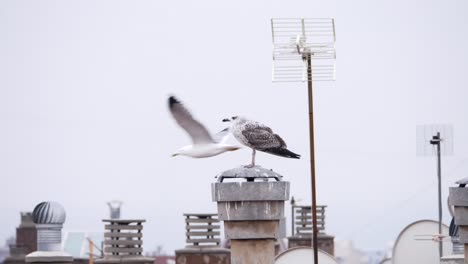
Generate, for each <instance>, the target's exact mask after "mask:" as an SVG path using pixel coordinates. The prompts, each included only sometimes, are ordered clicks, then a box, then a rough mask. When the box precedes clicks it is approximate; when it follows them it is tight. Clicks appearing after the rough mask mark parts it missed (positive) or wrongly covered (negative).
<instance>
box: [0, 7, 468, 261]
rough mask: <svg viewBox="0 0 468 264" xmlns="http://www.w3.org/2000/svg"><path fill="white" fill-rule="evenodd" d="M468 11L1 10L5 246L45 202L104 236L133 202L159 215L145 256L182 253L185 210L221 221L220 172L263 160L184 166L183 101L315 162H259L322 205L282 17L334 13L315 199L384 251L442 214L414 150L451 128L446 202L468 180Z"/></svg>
mask: <svg viewBox="0 0 468 264" xmlns="http://www.w3.org/2000/svg"><path fill="white" fill-rule="evenodd" d="M466 10H468V3H467V2H466V1H462V0H459V1H457V0H445V1H427V0H426V1H407V0H393V1H375V0H355V1H348V0H342V1H311V0H308V1H299V0H288V1H277V0H276V1H272V0H258V1H214V0H213V1H115V0H112V1H110V0H109V1H18V0H15V1H13V0H10V1H1V2H0V121H1V122H0V177H1V178H0V179H1V181H0V186H1V188H0V211H1V214H0V215H1V218H0V221H1V228H0V243H1V241H4V240H5V239H6V238H7V237H9V236H11V235H13V234H14V232H15V227H16V226H17V225H18V223H19V212H20V211H31V210H32V209H33V208H34V206H35V205H36V204H37V203H39V202H42V201H46V200H55V201H58V202H60V203H61V204H62V205H63V206H64V207H65V209H66V212H67V221H66V223H65V226H64V228H65V229H66V230H83V231H102V230H103V223H102V222H101V219H102V218H106V217H107V216H108V209H107V206H106V202H107V201H109V200H112V199H120V200H123V201H124V205H123V209H122V214H123V217H125V218H144V219H146V220H147V222H146V223H145V230H144V236H145V238H144V245H145V250H151V249H153V248H155V247H156V246H157V245H163V246H164V248H165V250H166V251H168V252H169V253H172V251H173V250H174V249H178V248H182V247H183V246H184V241H185V237H184V231H185V228H184V219H183V216H182V214H183V213H212V212H216V207H215V203H213V202H212V201H211V192H210V188H211V186H210V184H211V183H212V182H213V181H215V179H214V176H215V175H216V174H218V173H220V172H222V171H224V170H227V169H230V168H232V167H236V166H239V165H242V164H248V163H249V162H250V155H251V151H250V150H249V149H247V148H243V149H241V150H239V151H236V152H232V153H227V154H223V155H220V156H216V157H214V158H210V159H190V158H186V157H176V158H171V157H170V154H171V153H173V151H175V150H176V149H178V148H179V147H182V146H184V145H186V144H188V143H190V140H189V138H188V137H187V136H186V134H185V133H184V132H183V131H182V130H181V129H180V128H179V127H178V126H177V125H176V123H175V122H174V121H173V120H172V118H171V116H170V115H169V113H168V110H167V104H166V100H167V96H168V95H169V94H175V95H177V96H178V97H179V98H180V99H181V100H182V101H183V102H184V103H185V104H186V105H187V107H188V108H189V109H190V110H191V111H192V112H193V114H194V115H195V117H196V118H197V119H199V120H200V121H202V122H203V123H204V124H206V126H207V127H208V128H209V129H210V130H212V131H217V130H220V129H222V128H224V127H223V125H225V124H223V123H222V122H221V120H222V119H223V118H225V117H228V116H233V115H245V116H247V117H249V118H251V119H254V120H257V121H260V122H262V123H264V124H266V125H268V126H270V127H271V128H273V130H274V131H275V132H277V133H278V134H279V135H281V137H283V138H284V140H285V141H286V142H287V144H288V147H289V149H290V150H292V151H293V152H296V153H299V154H301V155H302V159H300V160H293V159H284V158H280V157H276V156H272V155H268V154H264V153H258V154H257V163H258V164H260V165H262V166H264V167H266V168H272V169H274V170H275V171H277V172H279V173H281V174H282V175H283V176H284V178H285V180H288V181H290V182H291V194H292V195H294V196H295V197H296V198H298V199H302V201H300V202H299V203H302V204H307V203H310V176H309V153H308V150H309V147H308V143H309V142H308V108H307V89H306V84H305V83H290V84H286V83H280V84H273V83H272V82H271V59H272V56H271V54H272V51H271V47H272V46H271V29H270V18H272V17H333V18H335V19H336V21H335V24H336V36H337V43H336V50H337V60H336V72H337V74H336V76H337V77H336V81H335V82H334V83H325V84H324V83H322V84H317V85H316V86H315V92H314V96H315V110H316V111H315V120H316V133H315V134H316V159H317V162H316V164H317V184H318V187H317V197H318V203H319V204H321V205H328V208H327V219H326V221H327V222H326V225H327V226H326V230H327V233H329V234H331V235H335V236H336V238H337V239H350V240H353V241H354V242H355V245H356V246H357V247H359V248H362V249H383V248H385V247H386V246H387V244H388V242H389V241H392V240H394V239H395V238H396V237H397V235H398V233H399V231H400V230H401V229H402V228H403V227H404V226H406V225H407V224H409V223H411V222H412V221H415V220H419V219H436V217H437V192H436V191H437V178H436V163H435V158H433V157H432V158H431V157H418V156H416V125H419V124H432V123H449V124H453V127H454V137H455V139H454V141H455V147H454V149H455V155H453V156H450V157H444V158H443V187H444V199H445V198H446V196H447V195H448V189H447V187H449V186H452V185H453V182H454V181H455V180H457V179H459V178H462V177H466V176H468V175H467V174H468V139H467V137H466V135H468V123H467V121H468V119H467V113H468V104H467V99H468V92H467V90H466V83H467V78H468V77H467V69H468V49H467V47H468V37H467V35H468V16H467V15H466ZM230 142H231V143H236V142H235V140H234V139H232V138H231V139H230ZM444 204H445V202H444ZM289 208H290V207H289V206H288V207H287V208H286V210H287V211H286V215H289V210H290V209H289ZM444 214H445V217H444V218H445V222H447V223H448V221H449V216H448V213H447V210H446V209H444ZM288 223H289V219H288ZM288 226H289V224H288Z"/></svg>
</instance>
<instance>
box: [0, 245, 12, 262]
mask: <svg viewBox="0 0 468 264" xmlns="http://www.w3.org/2000/svg"><path fill="white" fill-rule="evenodd" d="M9 254H10V251H9V250H8V247H0V263H3V261H4V260H5V258H6V257H8V255H9Z"/></svg>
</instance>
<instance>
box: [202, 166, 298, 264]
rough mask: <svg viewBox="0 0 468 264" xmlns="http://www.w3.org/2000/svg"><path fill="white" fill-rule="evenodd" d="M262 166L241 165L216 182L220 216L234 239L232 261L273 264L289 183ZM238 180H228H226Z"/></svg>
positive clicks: (216, 196)
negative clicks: (246, 166) (248, 166)
mask: <svg viewBox="0 0 468 264" xmlns="http://www.w3.org/2000/svg"><path fill="white" fill-rule="evenodd" d="M281 178H282V176H281V175H279V174H278V173H276V172H273V171H272V170H267V169H264V168H261V167H259V166H256V167H253V168H244V167H239V168H235V169H231V170H228V171H225V172H223V173H221V174H220V175H219V176H218V182H216V183H213V184H212V187H211V189H212V197H213V201H215V202H216V203H217V206H218V216H219V219H220V220H222V221H224V231H225V236H226V238H227V239H230V240H231V263H232V264H245V263H256V264H273V263H274V257H275V242H276V240H277V239H278V238H279V233H280V220H281V219H282V218H283V217H284V201H286V200H288V199H289V182H285V181H282V180H281ZM226 179H229V180H235V181H236V182H224V180H226Z"/></svg>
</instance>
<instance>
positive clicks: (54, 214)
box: [26, 202, 73, 264]
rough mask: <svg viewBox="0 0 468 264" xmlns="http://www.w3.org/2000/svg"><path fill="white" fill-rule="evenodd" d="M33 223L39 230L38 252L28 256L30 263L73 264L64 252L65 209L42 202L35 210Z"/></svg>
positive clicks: (54, 204)
mask: <svg viewBox="0 0 468 264" xmlns="http://www.w3.org/2000/svg"><path fill="white" fill-rule="evenodd" d="M32 218H33V222H34V223H35V224H36V229H37V251H34V252H32V253H30V254H28V255H27V256H26V262H28V263H61V264H62V263H72V262H73V258H72V256H70V255H69V254H67V253H66V252H64V251H62V247H61V244H62V226H63V223H65V218H66V214H65V209H64V208H63V206H62V205H60V204H59V203H57V202H42V203H40V204H38V205H36V207H35V208H34V211H33V213H32Z"/></svg>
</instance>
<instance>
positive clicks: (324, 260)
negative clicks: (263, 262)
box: [275, 247, 338, 264]
mask: <svg viewBox="0 0 468 264" xmlns="http://www.w3.org/2000/svg"><path fill="white" fill-rule="evenodd" d="M313 260H314V249H313V248H311V247H294V248H290V249H288V250H286V251H283V252H282V253H281V254H279V255H278V256H276V257H275V264H291V263H294V264H302V263H304V264H305V263H307V264H309V263H313ZM318 261H319V263H320V264H338V262H337V261H336V260H335V258H334V257H333V256H331V255H330V254H328V253H326V252H325V251H323V250H319V251H318Z"/></svg>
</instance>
